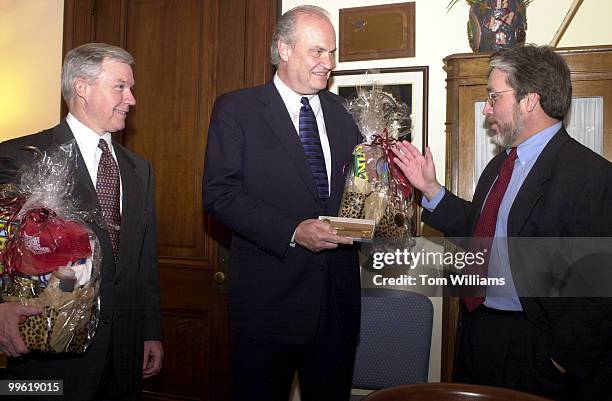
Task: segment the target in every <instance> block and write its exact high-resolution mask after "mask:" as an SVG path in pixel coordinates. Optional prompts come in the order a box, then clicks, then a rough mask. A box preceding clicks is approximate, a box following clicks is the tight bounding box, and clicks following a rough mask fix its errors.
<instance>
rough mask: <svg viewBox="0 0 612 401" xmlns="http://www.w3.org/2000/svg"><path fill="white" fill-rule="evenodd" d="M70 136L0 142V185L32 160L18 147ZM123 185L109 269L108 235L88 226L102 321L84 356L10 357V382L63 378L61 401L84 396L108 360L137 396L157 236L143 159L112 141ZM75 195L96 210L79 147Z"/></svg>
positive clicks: (154, 309)
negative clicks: (95, 244)
mask: <svg viewBox="0 0 612 401" xmlns="http://www.w3.org/2000/svg"><path fill="white" fill-rule="evenodd" d="M72 139H74V136H73V135H72V132H71V131H70V127H69V126H68V124H67V123H66V121H62V123H60V124H59V125H58V126H56V127H54V128H51V129H48V130H46V131H42V132H40V133H38V134H34V135H29V136H25V137H22V138H16V139H13V140H10V141H6V142H3V143H1V144H0V183H6V182H16V181H18V176H17V174H16V172H17V170H18V169H19V168H20V167H21V166H24V165H27V164H29V163H30V162H31V161H32V156H33V155H32V153H31V152H30V151H27V150H25V149H23V147H24V146H36V147H37V148H39V149H41V150H47V149H52V148H54V147H57V146H58V145H60V144H62V143H64V142H67V141H69V140H72ZM113 147H114V149H115V154H116V157H117V162H118V164H119V170H120V174H121V184H122V189H123V201H122V217H121V237H120V245H119V255H118V262H117V264H116V266H115V263H114V260H113V253H112V245H111V242H110V237H109V235H108V232H107V231H106V230H105V229H104V228H102V227H101V226H98V225H96V224H95V223H89V225H90V228H91V229H92V230H93V232H94V233H95V234H96V236H97V237H98V239H99V241H100V245H101V248H102V255H103V256H102V258H103V260H102V285H101V288H100V294H101V312H100V323H99V326H98V329H97V332H96V336H95V339H94V342H93V344H92V345H91V346H90V348H89V349H88V351H87V352H86V353H85V354H84V355H82V356H66V355H51V354H49V355H42V354H36V353H32V354H29V355H27V356H24V357H21V358H17V359H11V360H9V374H10V377H12V378H15V379H17V378H18V379H34V378H40V379H63V380H64V398H63V400H78V401H83V400H88V399H90V398H91V397H92V396H93V395H94V394H95V392H96V390H97V389H98V385H99V384H100V382H99V381H100V378H101V376H102V370H103V368H104V365H105V362H106V360H107V358H109V357H112V360H113V367H114V369H115V374H114V377H113V380H114V381H115V382H116V383H117V386H118V388H119V391H121V393H122V394H124V395H125V399H139V398H140V392H141V386H140V385H141V382H142V361H143V342H144V340H159V339H161V324H160V300H159V272H158V267H157V233H156V217H155V206H154V190H153V172H152V170H151V166H150V164H149V163H148V162H146V161H144V160H143V159H141V158H139V157H138V156H136V155H135V154H133V153H132V152H130V151H129V150H127V149H126V148H124V147H123V146H121V145H120V144H118V143H116V142H113ZM75 180H76V183H75V184H76V185H75V188H74V196H75V197H76V198H77V199H76V200H77V204H78V205H79V208H82V209H83V210H93V209H94V208H97V209H99V208H100V205H99V203H98V200H97V196H96V191H95V188H94V186H93V183H92V181H91V178H90V176H89V173H88V171H87V167H86V166H85V163H84V161H83V159H82V156H81V154H80V151H79V157H78V168H77V172H76V178H75Z"/></svg>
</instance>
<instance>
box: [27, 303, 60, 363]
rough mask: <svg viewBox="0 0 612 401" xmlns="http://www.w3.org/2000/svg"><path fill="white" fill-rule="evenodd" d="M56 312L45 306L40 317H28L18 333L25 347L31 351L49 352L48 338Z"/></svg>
mask: <svg viewBox="0 0 612 401" xmlns="http://www.w3.org/2000/svg"><path fill="white" fill-rule="evenodd" d="M57 316H58V312H57V311H56V310H55V309H53V308H52V307H50V306H45V309H44V310H43V313H41V314H40V315H34V316H29V317H28V318H27V319H26V321H25V322H23V323H22V324H21V325H20V326H19V332H20V333H21V337H22V338H23V342H24V343H25V345H26V346H27V347H28V348H29V349H30V350H32V351H34V350H35V351H42V352H50V351H52V349H51V346H50V345H49V337H50V336H51V330H52V327H53V325H54V324H55V320H56V319H57Z"/></svg>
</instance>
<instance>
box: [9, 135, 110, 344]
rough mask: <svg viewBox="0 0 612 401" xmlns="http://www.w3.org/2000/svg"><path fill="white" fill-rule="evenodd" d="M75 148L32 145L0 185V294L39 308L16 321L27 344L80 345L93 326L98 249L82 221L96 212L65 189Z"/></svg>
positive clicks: (96, 317) (69, 186)
mask: <svg viewBox="0 0 612 401" xmlns="http://www.w3.org/2000/svg"><path fill="white" fill-rule="evenodd" d="M77 149H78V148H77V145H76V142H75V141H74V140H73V141H70V142H67V143H65V144H63V145H61V146H60V147H58V148H56V149H54V150H51V151H50V152H48V153H41V152H39V151H37V150H35V149H32V151H34V152H35V153H36V154H37V156H36V157H35V160H34V162H33V163H32V164H31V165H29V166H27V167H25V168H24V169H23V171H21V182H20V184H18V185H15V184H5V185H0V277H1V284H2V286H1V287H0V296H1V297H2V301H3V302H19V303H21V304H23V305H28V306H39V307H41V309H42V310H43V312H42V313H41V314H40V315H35V316H29V317H27V318H26V319H25V321H24V322H23V323H22V324H20V326H19V330H20V333H21V336H22V338H23V340H24V342H25V344H26V346H27V347H28V348H29V349H30V350H33V351H41V352H52V353H84V352H85V351H86V350H87V348H88V346H89V345H90V344H91V343H92V341H93V338H94V335H95V332H96V329H97V327H98V321H99V312H100V299H99V287H100V269H101V266H102V265H101V261H102V259H101V258H102V256H101V250H100V245H99V242H98V239H97V237H96V236H95V234H94V233H93V232H92V231H91V229H89V227H88V226H87V224H85V221H92V219H93V218H94V217H95V218H99V217H98V216H96V215H95V213H94V212H93V211H86V210H78V208H77V206H76V202H75V199H74V197H73V194H72V188H73V187H74V174H75V171H76V167H77V154H78V151H77Z"/></svg>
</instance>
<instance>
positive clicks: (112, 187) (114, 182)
mask: <svg viewBox="0 0 612 401" xmlns="http://www.w3.org/2000/svg"><path fill="white" fill-rule="evenodd" d="M98 147H99V148H100V149H101V150H102V157H100V162H99V163H98V176H97V180H96V193H97V194H98V201H99V202H100V206H101V207H102V214H103V216H104V220H105V221H106V225H107V226H108V234H109V236H110V239H111V243H112V245H113V256H114V257H115V262H116V261H117V253H118V252H119V233H120V231H119V229H120V227H121V214H120V210H119V195H120V188H119V186H120V181H119V166H117V162H116V161H115V159H113V155H112V154H111V152H110V149H109V148H108V144H107V143H106V141H105V140H104V139H102V138H100V142H99V143H98Z"/></svg>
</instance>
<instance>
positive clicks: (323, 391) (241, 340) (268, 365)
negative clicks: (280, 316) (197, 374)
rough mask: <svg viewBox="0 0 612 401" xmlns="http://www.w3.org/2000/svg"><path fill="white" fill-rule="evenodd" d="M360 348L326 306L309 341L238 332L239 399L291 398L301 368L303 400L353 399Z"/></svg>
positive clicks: (234, 344) (235, 335)
mask: <svg viewBox="0 0 612 401" xmlns="http://www.w3.org/2000/svg"><path fill="white" fill-rule="evenodd" d="M296 319H299V316H296ZM355 347H356V345H355V342H354V341H347V339H345V338H344V337H343V335H342V333H341V332H340V328H339V326H338V323H337V320H336V318H335V314H334V312H333V310H332V309H331V308H328V307H326V308H324V309H323V310H322V311H321V317H320V319H319V327H318V329H317V333H316V335H315V337H314V338H313V339H312V340H311V341H310V342H308V343H306V344H280V343H272V342H266V341H260V340H255V339H252V338H249V337H246V336H244V335H241V334H240V333H234V332H233V333H232V378H233V385H232V390H233V399H234V400H235V401H262V400H265V401H287V400H288V399H289V395H290V392H291V385H292V383H293V377H294V375H295V373H296V372H297V374H298V379H299V382H300V392H301V400H302V401H347V400H349V398H350V392H351V382H352V375H353V363H354V358H355Z"/></svg>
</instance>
